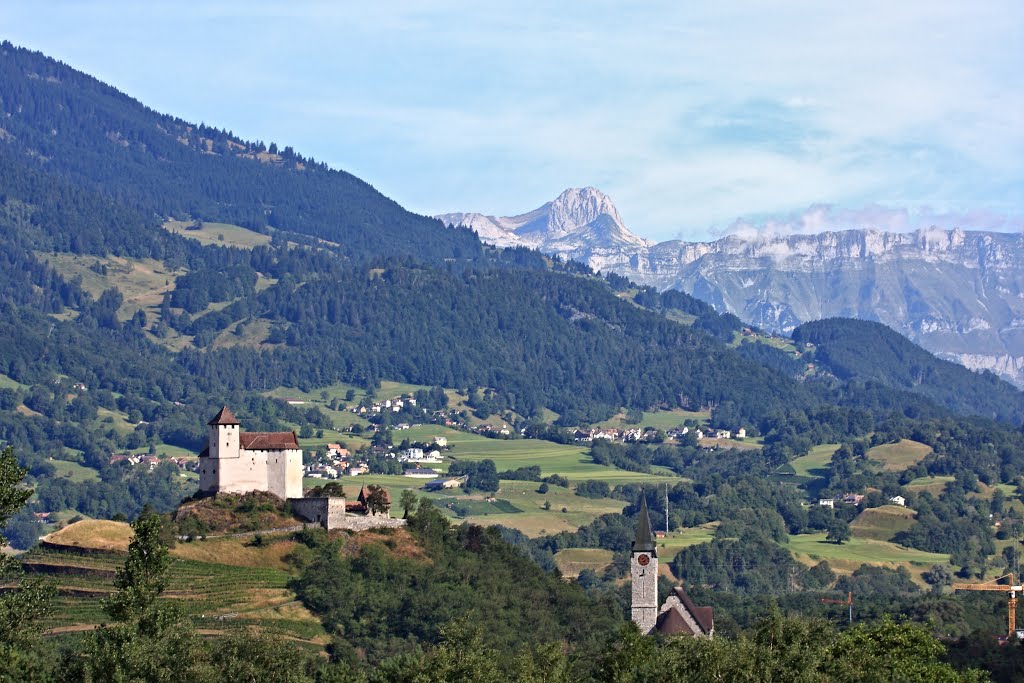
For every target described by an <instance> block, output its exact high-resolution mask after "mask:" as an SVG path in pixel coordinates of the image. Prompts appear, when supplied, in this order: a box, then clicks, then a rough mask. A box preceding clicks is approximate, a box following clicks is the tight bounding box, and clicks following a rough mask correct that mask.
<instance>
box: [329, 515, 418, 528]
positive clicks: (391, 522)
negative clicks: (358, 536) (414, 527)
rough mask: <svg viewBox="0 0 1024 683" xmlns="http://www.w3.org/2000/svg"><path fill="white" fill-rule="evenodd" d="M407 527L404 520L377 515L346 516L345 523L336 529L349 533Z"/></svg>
mask: <svg viewBox="0 0 1024 683" xmlns="http://www.w3.org/2000/svg"><path fill="white" fill-rule="evenodd" d="M402 526H405V520H404V519H394V518H392V517H384V516H383V515H377V516H374V517H370V516H366V517H364V516H363V515H346V516H345V521H344V523H343V524H342V525H341V526H337V527H334V528H335V529H347V530H348V531H366V530H367V529H397V528H398V527H402Z"/></svg>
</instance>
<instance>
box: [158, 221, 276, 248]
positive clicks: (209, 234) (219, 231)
mask: <svg viewBox="0 0 1024 683" xmlns="http://www.w3.org/2000/svg"><path fill="white" fill-rule="evenodd" d="M192 224H193V222H192V221H174V220H170V221H166V222H165V223H164V230H167V231H168V232H173V233H175V234H177V235H181V236H182V237H188V238H189V239H194V240H196V241H198V242H200V243H201V244H219V245H221V246H223V247H238V248H239V249H253V248H255V247H261V246H264V245H267V244H270V235H261V234H260V233H258V232H253V231H252V230H246V229H245V228H242V227H239V226H237V225H230V224H228V223H203V227H202V228H201V229H199V230H187V229H186V228H187V227H188V226H189V225H192ZM222 238H223V239H222Z"/></svg>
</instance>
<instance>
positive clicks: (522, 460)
mask: <svg viewBox="0 0 1024 683" xmlns="http://www.w3.org/2000/svg"><path fill="white" fill-rule="evenodd" d="M396 434H401V436H402V438H409V439H410V440H413V441H430V440H432V439H433V438H434V437H435V436H444V437H446V438H447V439H448V446H449V447H450V448H451V451H450V452H449V453H448V455H451V456H452V457H454V458H456V459H457V460H470V461H474V460H487V459H490V460H493V461H494V464H495V465H496V466H497V468H498V471H499V472H500V471H502V470H513V469H516V468H517V467H527V466H530V465H538V466H540V469H541V473H542V474H543V475H544V476H547V475H550V474H560V475H562V476H564V477H567V478H568V479H569V480H570V481H574V482H575V481H580V480H582V479H600V480H602V481H606V482H608V484H609V485H612V486H614V485H615V484H623V483H631V482H658V483H660V482H664V481H668V482H672V481H673V480H678V479H679V478H678V477H672V476H660V475H659V474H644V473H642V472H627V471H625V470H620V469H618V468H615V467H606V466H604V465H598V464H596V463H594V462H593V461H592V460H591V459H590V456H589V455H588V450H589V449H588V448H587V447H586V446H575V445H571V446H570V445H562V444H557V443H552V442H550V441H541V440H538V439H508V440H506V439H488V438H487V437H484V436H479V435H477V434H471V433H468V432H460V431H456V430H454V429H449V428H447V427H442V426H440V425H421V426H418V427H413V428H412V429H408V430H406V431H402V432H396ZM662 473H665V474H670V473H668V471H667V470H662Z"/></svg>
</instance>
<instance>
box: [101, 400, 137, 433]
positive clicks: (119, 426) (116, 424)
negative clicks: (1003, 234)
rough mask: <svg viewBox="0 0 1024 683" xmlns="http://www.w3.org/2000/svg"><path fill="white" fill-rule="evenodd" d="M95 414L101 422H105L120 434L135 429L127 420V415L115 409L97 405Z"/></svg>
mask: <svg viewBox="0 0 1024 683" xmlns="http://www.w3.org/2000/svg"><path fill="white" fill-rule="evenodd" d="M96 416H97V418H98V419H99V420H100V421H101V422H106V423H107V424H109V425H110V426H111V427H112V428H113V429H114V430H115V431H117V432H118V433H120V434H129V433H131V432H133V431H135V425H133V424H132V423H131V422H129V421H128V416H127V415H125V414H124V413H122V412H120V411H117V410H110V409H109V408H103V407H102V406H101V407H97V408H96Z"/></svg>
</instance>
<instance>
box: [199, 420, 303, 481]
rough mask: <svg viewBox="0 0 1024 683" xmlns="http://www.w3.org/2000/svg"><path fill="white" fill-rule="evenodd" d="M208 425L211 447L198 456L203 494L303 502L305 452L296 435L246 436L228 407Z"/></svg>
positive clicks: (264, 434)
mask: <svg viewBox="0 0 1024 683" xmlns="http://www.w3.org/2000/svg"><path fill="white" fill-rule="evenodd" d="M207 425H209V427H210V431H209V441H208V445H207V447H206V448H205V449H203V452H202V453H200V454H199V490H200V491H202V492H203V493H211V494H212V493H246V492H248V491H269V492H270V493H273V494H274V495H275V496H277V497H279V498H284V499H287V498H302V449H301V448H299V440H298V439H297V438H296V436H295V432H243V431H241V423H240V422H239V421H238V418H236V417H235V416H234V414H233V413H232V412H231V410H230V409H229V408H228V407H227V406H224V407H223V408H221V409H220V412H218V413H217V414H216V415H214V416H213V419H212V420H210V421H209V422H208V423H207Z"/></svg>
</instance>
